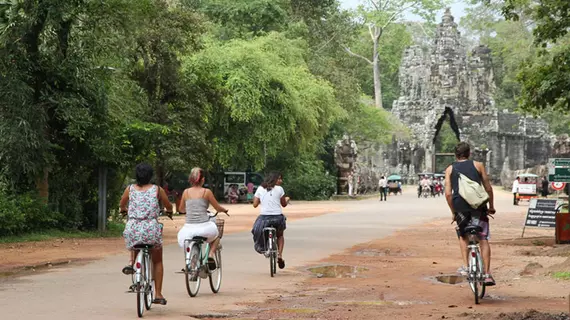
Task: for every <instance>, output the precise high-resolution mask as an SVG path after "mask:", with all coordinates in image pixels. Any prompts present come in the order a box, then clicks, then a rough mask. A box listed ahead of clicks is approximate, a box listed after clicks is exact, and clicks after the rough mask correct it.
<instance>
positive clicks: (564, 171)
mask: <svg viewBox="0 0 570 320" xmlns="http://www.w3.org/2000/svg"><path fill="white" fill-rule="evenodd" d="M548 180H550V181H553V182H570V158H550V159H548Z"/></svg>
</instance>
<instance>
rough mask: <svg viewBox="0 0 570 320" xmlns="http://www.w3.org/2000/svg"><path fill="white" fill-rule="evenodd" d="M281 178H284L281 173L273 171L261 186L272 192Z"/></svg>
mask: <svg viewBox="0 0 570 320" xmlns="http://www.w3.org/2000/svg"><path fill="white" fill-rule="evenodd" d="M279 178H282V175H281V172H277V171H273V172H271V173H269V174H268V175H267V177H265V180H263V183H262V184H261V186H262V187H263V188H264V189H266V190H271V189H273V187H275V184H277V180H279Z"/></svg>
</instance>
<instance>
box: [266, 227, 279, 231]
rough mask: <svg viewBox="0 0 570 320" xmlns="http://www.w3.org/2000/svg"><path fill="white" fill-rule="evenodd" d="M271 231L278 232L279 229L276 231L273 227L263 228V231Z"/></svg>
mask: <svg viewBox="0 0 570 320" xmlns="http://www.w3.org/2000/svg"><path fill="white" fill-rule="evenodd" d="M269 230H274V231H275V230H277V229H275V228H273V227H267V228H263V231H269Z"/></svg>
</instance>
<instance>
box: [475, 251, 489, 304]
mask: <svg viewBox="0 0 570 320" xmlns="http://www.w3.org/2000/svg"><path fill="white" fill-rule="evenodd" d="M477 257H478V258H479V259H477V261H478V263H477V264H478V269H479V281H480V283H479V285H480V286H481V289H480V290H479V300H481V299H483V297H484V296H485V289H486V287H487V285H485V274H484V273H483V270H485V268H484V267H483V265H484V263H483V257H482V256H481V253H480V252H477Z"/></svg>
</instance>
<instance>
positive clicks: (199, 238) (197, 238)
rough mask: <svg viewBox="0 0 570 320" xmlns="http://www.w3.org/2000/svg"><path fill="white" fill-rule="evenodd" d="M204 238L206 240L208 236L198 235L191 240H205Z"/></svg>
mask: <svg viewBox="0 0 570 320" xmlns="http://www.w3.org/2000/svg"><path fill="white" fill-rule="evenodd" d="M206 240H208V238H204V237H198V236H196V237H193V238H192V241H206Z"/></svg>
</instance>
